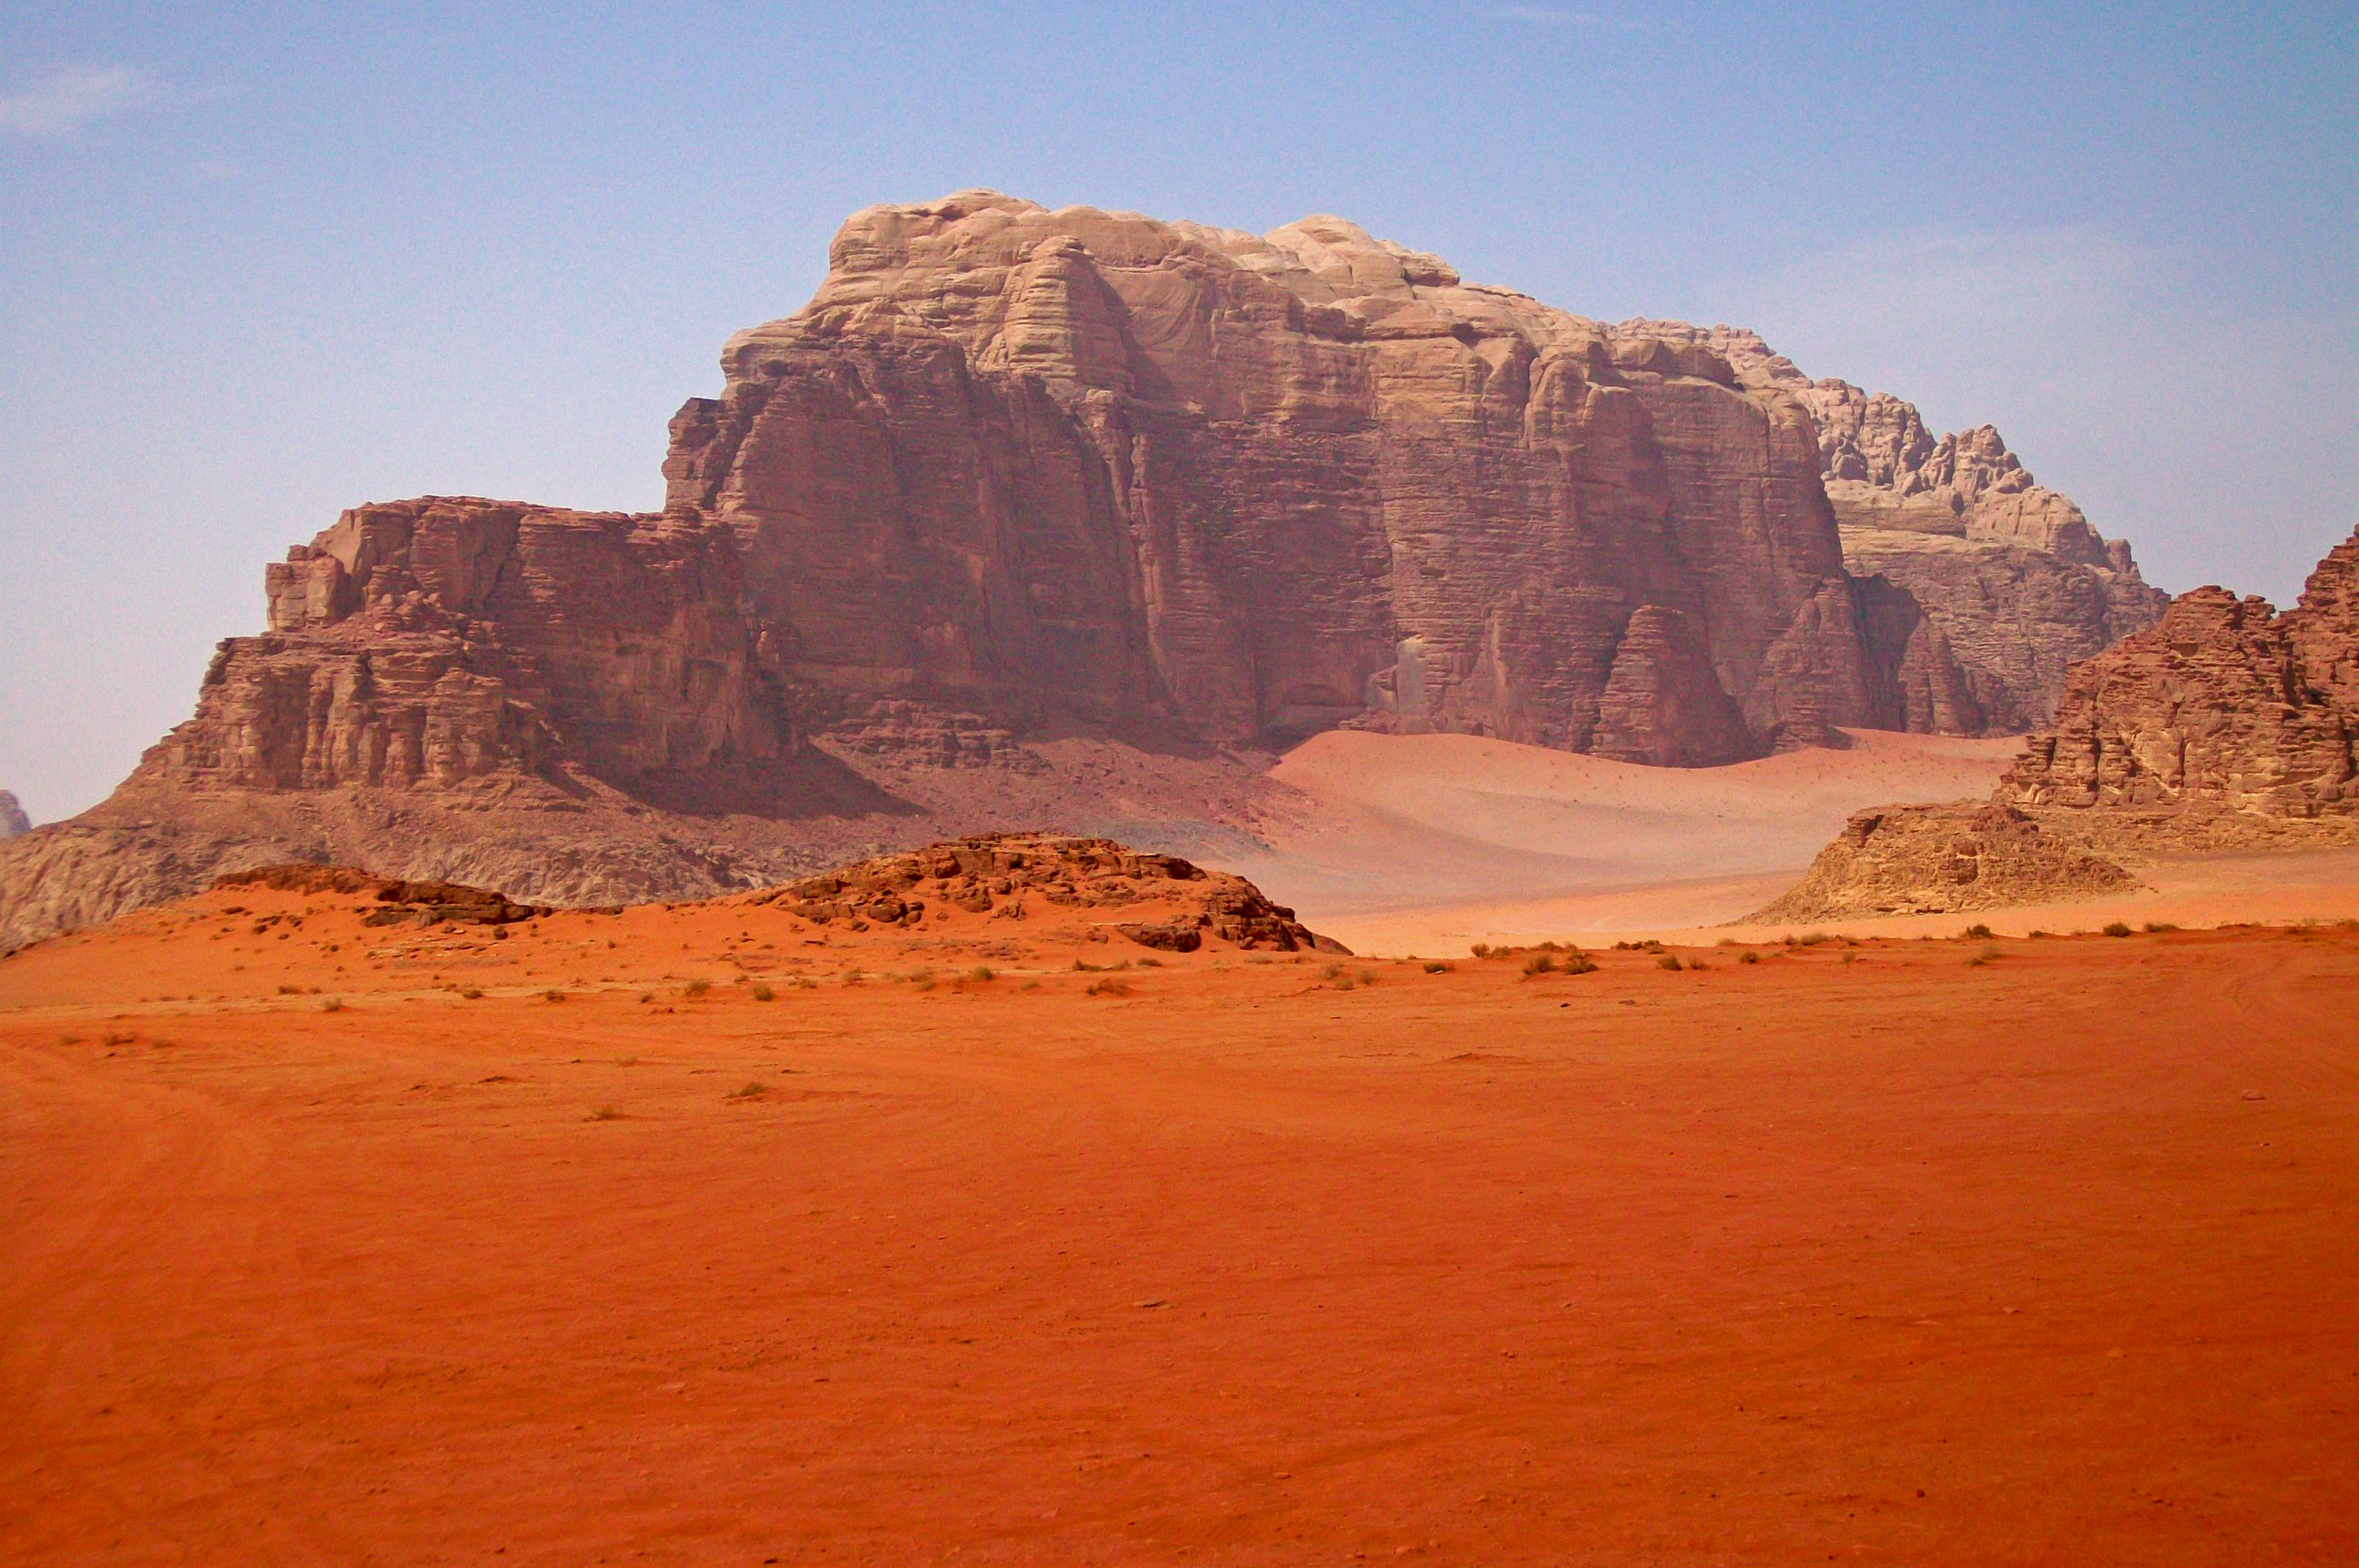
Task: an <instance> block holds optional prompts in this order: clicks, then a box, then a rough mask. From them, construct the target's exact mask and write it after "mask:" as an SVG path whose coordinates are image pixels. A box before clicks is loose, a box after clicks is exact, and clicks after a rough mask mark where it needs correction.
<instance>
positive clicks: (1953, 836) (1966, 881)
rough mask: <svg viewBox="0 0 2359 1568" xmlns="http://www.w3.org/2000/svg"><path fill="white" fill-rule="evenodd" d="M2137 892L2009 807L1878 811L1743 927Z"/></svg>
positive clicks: (1849, 829)
mask: <svg viewBox="0 0 2359 1568" xmlns="http://www.w3.org/2000/svg"><path fill="white" fill-rule="evenodd" d="M2136 885H2137V881H2136V878H2135V877H2133V876H2131V875H2130V873H2129V872H2128V871H2125V870H2123V869H2122V868H2121V867H2120V866H2117V865H2115V864H2114V862H2112V861H2111V860H2106V859H2104V857H2103V856H2100V855H2097V854H2094V853H2093V852H2091V851H2090V850H2088V849H2083V848H2082V847H2081V846H2080V845H2077V844H2073V843H2070V842H2067V841H2064V840H2061V839H2059V838H2056V837H2055V836H2054V835H2052V834H2049V833H2046V832H2043V831H2042V830H2041V828H2040V827H2039V824H2038V823H2037V822H2035V821H2034V820H2033V819H2032V818H2031V817H2030V816H2027V815H2026V814H2025V813H2023V812H2020V811H2017V810H2016V809H2015V808H2014V807H2012V806H1997V805H1973V804H1971V803H1969V804H1962V805H1954V806H1880V807H1878V808H1876V809H1875V810H1873V811H1863V812H1860V813H1858V814H1856V815H1855V816H1853V817H1852V819H1851V820H1850V821H1849V822H1847V823H1845V824H1844V825H1843V831H1842V832H1841V833H1839V834H1837V835H1836V836H1835V840H1834V842H1833V843H1832V844H1829V845H1828V846H1827V847H1826V848H1825V849H1821V850H1820V851H1819V856H1818V859H1817V860H1813V861H1812V862H1811V863H1810V870H1809V871H1807V872H1805V873H1804V875H1803V877H1802V880H1801V881H1799V883H1797V884H1796V885H1795V886H1794V887H1792V888H1791V889H1789V890H1788V892H1786V893H1785V894H1783V895H1782V896H1781V897H1779V898H1778V899H1777V902H1775V903H1771V904H1770V905H1768V906H1767V908H1765V909H1761V910H1758V911H1756V913H1754V914H1748V915H1746V916H1745V924H1747V925H1777V924H1780V923H1785V922H1791V923H1796V924H1800V923H1804V922H1809V921H1819V920H1836V919H1844V918H1858V917H1863V916H1875V915H1886V914H1940V913H1944V912H1948V911H1956V910H1968V909H1995V908H1998V907H2000V906H2002V905H2006V904H2024V903H2051V902H2054V901H2058V900H2064V899H2076V898H2088V897H2092V896H2093V895H2095V894H2098V893H2104V892H2120V891H2122V890H2124V889H2126V888H2131V887H2135V886H2136Z"/></svg>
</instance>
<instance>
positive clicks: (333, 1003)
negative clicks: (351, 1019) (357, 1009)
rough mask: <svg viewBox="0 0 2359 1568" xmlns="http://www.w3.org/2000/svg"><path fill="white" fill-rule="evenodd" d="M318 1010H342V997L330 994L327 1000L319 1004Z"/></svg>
mask: <svg viewBox="0 0 2359 1568" xmlns="http://www.w3.org/2000/svg"><path fill="white" fill-rule="evenodd" d="M320 1011H321V1012H342V1011H344V999H343V998H342V997H340V996H332V997H330V998H329V999H328V1000H325V1001H323V1002H321V1004H320Z"/></svg>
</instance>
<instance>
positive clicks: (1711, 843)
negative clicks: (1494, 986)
mask: <svg viewBox="0 0 2359 1568" xmlns="http://www.w3.org/2000/svg"><path fill="white" fill-rule="evenodd" d="M1852 741H1853V743H1852V746H1851V748H1850V749H1849V750H1848V751H1841V752H1834V751H1822V750H1812V751H1805V752H1788V753H1786V754H1784V755H1781V756H1775V757H1767V758H1764V759H1762V760H1760V761H1758V762H1741V763H1738V764H1736V765H1734V766H1733V767H1724V768H1692V769H1688V768H1649V767H1639V766H1636V765H1634V764H1631V763H1626V762H1607V761H1604V760H1603V759H1602V758H1598V757H1587V756H1580V755H1576V754H1574V753H1572V752H1557V751H1549V750H1547V749H1545V748H1542V747H1538V746H1518V745H1515V744H1512V743H1510V742H1507V741H1488V740H1483V739H1479V738H1477V737H1474V736H1468V735H1373V734H1363V733H1359V732H1356V731H1349V730H1334V731H1330V732H1328V733H1326V734H1322V735H1319V736H1316V737H1314V738H1313V739H1311V740H1310V741H1306V742H1304V743H1303V744H1302V745H1301V746H1300V747H1299V748H1297V749H1296V750H1294V751H1293V752H1288V754H1287V755H1286V756H1285V757H1284V758H1283V759H1282V760H1280V762H1278V764H1277V767H1276V768H1274V769H1273V770H1272V773H1271V776H1272V777H1273V778H1275V779H1277V780H1278V781H1279V782H1281V783H1283V784H1290V785H1292V786H1293V787H1294V788H1295V789H1297V790H1299V791H1300V792H1301V793H1302V795H1303V797H1304V805H1303V807H1302V808H1301V810H1300V811H1299V813H1297V814H1295V815H1294V816H1291V817H1289V818H1287V819H1285V820H1282V821H1280V822H1278V823H1277V824H1276V825H1275V826H1274V827H1272V828H1271V829H1270V830H1269V832H1268V833H1267V834H1266V841H1267V845H1268V848H1267V849H1266V850H1264V851H1259V852H1248V853H1243V854H1232V855H1228V856H1223V857H1207V858H1208V859H1217V860H1219V863H1220V864H1221V865H1222V866H1223V869H1225V870H1234V871H1240V872H1242V873H1243V874H1244V875H1245V876H1247V877H1250V878H1252V879H1253V880H1254V881H1256V882H1257V883H1258V884H1260V886H1261V887H1262V888H1263V890H1264V891H1265V892H1268V893H1269V894H1270V896H1271V897H1273V898H1276V899H1277V900H1278V901H1279V902H1280V903H1291V904H1293V905H1294V906H1295V907H1296V908H1297V909H1299V910H1300V911H1301V912H1302V914H1303V917H1304V918H1305V919H1306V920H1308V921H1309V922H1310V924H1311V925H1313V926H1315V927H1316V928H1317V929H1319V930H1321V931H1323V932H1327V933H1329V934H1330V935H1335V936H1337V937H1340V938H1341V939H1342V940H1343V942H1345V943H1347V944H1349V945H1350V946H1353V948H1355V949H1357V950H1362V951H1371V952H1396V953H1397V952H1404V951H1413V950H1417V949H1419V947H1420V946H1422V948H1423V950H1425V951H1429V952H1439V951H1442V950H1445V949H1446V950H1450V951H1462V950H1463V948H1464V946H1465V945H1466V943H1467V942H1469V941H1473V940H1493V941H1496V940H1502V939H1508V938H1511V937H1517V936H1520V937H1522V938H1524V939H1536V938H1538V937H1542V936H1566V935H1581V934H1582V933H1594V932H1599V931H1606V930H1622V929H1626V928H1631V927H1635V926H1696V925H1711V924H1712V923H1714V922H1717V921H1722V920H1728V919H1732V918H1734V917H1735V916H1737V915H1740V914H1744V913H1745V911H1747V910H1750V909H1754V908H1757V907H1758V906H1759V905H1761V904H1762V903H1767V901H1768V900H1769V899H1770V898H1771V897H1773V896H1775V895H1776V894H1777V892H1778V891H1779V890H1781V889H1782V888H1784V887H1785V886H1786V885H1787V884H1788V882H1790V881H1793V879H1794V878H1795V877H1797V876H1799V875H1800V873H1801V870H1802V868H1803V867H1805V866H1807V865H1808V864H1809V863H1810V857H1811V856H1813V855H1815V854H1817V853H1818V852H1819V849H1820V848H1821V846H1822V845H1824V844H1825V843H1826V841H1827V840H1828V839H1829V838H1832V837H1833V835H1834V832H1835V830H1836V829H1837V828H1839V827H1842V826H1843V819H1844V818H1845V817H1847V816H1850V815H1851V814H1852V813H1853V812H1854V811H1857V810H1859V809H1861V808H1862V807H1864V806H1875V805H1880V804H1883V803H1886V802H1908V801H1934V800H1958V799H1962V798H1965V797H1967V796H1973V795H1987V794H1988V793H1989V792H1990V788H1991V785H1992V784H1994V783H1995V782H1996V781H1997V778H1998V775H1999V774H2000V773H2002V772H2003V771H2005V769H2006V764H2007V763H2008V762H2010V761H2012V760H2013V758H2014V757H2015V755H2016V753H2017V752H2018V751H2019V750H2021V742H2020V741H2016V740H2012V739H2009V740H1997V741H1967V740H1957V739H1952V738H1950V737H1946V736H1931V735H1895V734H1889V733H1886V732H1882V731H1872V730H1871V731H1859V732H1857V733H1855V734H1854V735H1853V737H1852Z"/></svg>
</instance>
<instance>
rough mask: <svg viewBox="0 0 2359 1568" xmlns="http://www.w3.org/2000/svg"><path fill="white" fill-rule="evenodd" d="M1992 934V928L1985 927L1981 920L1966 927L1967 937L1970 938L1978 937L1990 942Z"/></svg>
mask: <svg viewBox="0 0 2359 1568" xmlns="http://www.w3.org/2000/svg"><path fill="white" fill-rule="evenodd" d="M1990 934H1991V928H1990V927H1989V926H1987V925H1984V924H1983V923H1982V922H1981V921H1979V920H1978V921H1976V922H1974V924H1973V925H1969V926H1967V927H1966V935H1968V936H1972V937H1976V938H1979V939H1981V940H1984V941H1988V940H1989V939H1990Z"/></svg>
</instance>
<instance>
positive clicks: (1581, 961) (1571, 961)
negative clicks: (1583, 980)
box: [1564, 947, 1597, 975]
mask: <svg viewBox="0 0 2359 1568" xmlns="http://www.w3.org/2000/svg"><path fill="white" fill-rule="evenodd" d="M1564 972H1565V973H1566V974H1568V975H1593V974H1595V973H1596V972H1597V960H1596V959H1594V958H1593V957H1590V956H1589V955H1588V954H1586V953H1584V952H1582V950H1581V949H1580V948H1578V947H1575V948H1574V949H1573V950H1572V952H1571V954H1570V955H1568V956H1567V957H1566V958H1565V960H1564Z"/></svg>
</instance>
